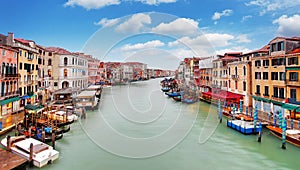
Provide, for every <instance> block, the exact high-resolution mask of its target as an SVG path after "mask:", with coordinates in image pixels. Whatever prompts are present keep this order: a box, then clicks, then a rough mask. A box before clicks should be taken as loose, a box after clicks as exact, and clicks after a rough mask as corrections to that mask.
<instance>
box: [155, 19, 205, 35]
mask: <svg viewBox="0 0 300 170" xmlns="http://www.w3.org/2000/svg"><path fill="white" fill-rule="evenodd" d="M198 24H199V23H198V22H197V21H195V20H193V19H189V18H178V19H176V20H174V21H172V22H169V23H161V24H159V25H158V26H157V27H155V28H153V29H152V31H153V32H156V33H162V34H179V35H189V34H193V33H195V32H196V31H197V30H198Z"/></svg>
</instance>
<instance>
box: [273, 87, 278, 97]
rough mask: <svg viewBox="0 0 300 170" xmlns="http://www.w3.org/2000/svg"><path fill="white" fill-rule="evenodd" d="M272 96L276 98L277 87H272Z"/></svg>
mask: <svg viewBox="0 0 300 170" xmlns="http://www.w3.org/2000/svg"><path fill="white" fill-rule="evenodd" d="M273 97H276V98H278V87H273Z"/></svg>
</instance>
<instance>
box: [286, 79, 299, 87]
mask: <svg viewBox="0 0 300 170" xmlns="http://www.w3.org/2000/svg"><path fill="white" fill-rule="evenodd" d="M286 84H287V85H288V86H300V82H299V81H298V80H296V81H291V80H287V82H286Z"/></svg>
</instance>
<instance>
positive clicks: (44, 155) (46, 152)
mask: <svg viewBox="0 0 300 170" xmlns="http://www.w3.org/2000/svg"><path fill="white" fill-rule="evenodd" d="M31 144H32V148H31ZM1 145H3V146H4V147H5V148H6V149H8V150H11V151H12V152H13V153H15V154H17V155H19V156H21V157H23V158H25V159H27V160H28V161H30V159H32V161H33V165H34V166H36V167H39V168H41V167H43V166H45V165H47V164H49V163H52V162H53V161H55V160H56V159H58V157H59V152H58V151H56V150H54V149H53V147H51V146H50V145H47V144H45V143H43V142H40V141H38V140H36V139H33V138H26V137H25V136H17V137H5V138H4V139H2V140H1ZM8 147H9V148H8Z"/></svg>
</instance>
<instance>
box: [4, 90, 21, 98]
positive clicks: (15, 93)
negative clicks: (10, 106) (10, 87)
mask: <svg viewBox="0 0 300 170" xmlns="http://www.w3.org/2000/svg"><path fill="white" fill-rule="evenodd" d="M19 94H20V92H19V91H14V92H7V93H1V97H11V96H17V95H19Z"/></svg>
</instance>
